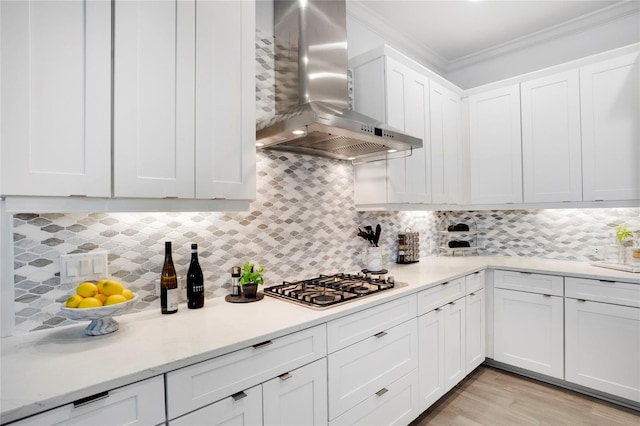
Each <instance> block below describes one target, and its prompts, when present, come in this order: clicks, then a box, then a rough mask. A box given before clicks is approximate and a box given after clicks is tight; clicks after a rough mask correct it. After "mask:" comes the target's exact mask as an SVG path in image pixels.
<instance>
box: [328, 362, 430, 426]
mask: <svg viewBox="0 0 640 426" xmlns="http://www.w3.org/2000/svg"><path fill="white" fill-rule="evenodd" d="M418 394H419V389H418V375H417V374H416V372H415V370H414V371H412V372H410V373H409V374H407V375H405V376H404V377H402V378H401V379H399V380H396V381H395V382H393V383H391V384H390V385H388V386H385V387H384V388H382V389H380V390H379V391H378V392H376V393H375V394H374V395H371V396H370V397H369V398H367V399H366V400H364V401H363V402H361V403H360V404H358V405H356V406H355V407H353V408H352V409H351V410H349V411H347V412H346V413H344V414H342V415H341V416H340V417H338V418H337V419H335V420H333V421H332V422H331V423H329V424H330V425H331V426H336V425H367V426H376V425H380V426H387V425H407V424H409V423H410V422H411V421H412V420H413V419H414V418H415V417H416V416H417V415H418V414H419V413H420V412H419V411H416V408H417V407H418V406H419V403H420V401H419V396H418Z"/></svg>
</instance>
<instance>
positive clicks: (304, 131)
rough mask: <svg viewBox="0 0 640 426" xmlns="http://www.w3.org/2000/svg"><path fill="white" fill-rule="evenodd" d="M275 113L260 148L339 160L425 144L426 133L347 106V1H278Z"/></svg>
mask: <svg viewBox="0 0 640 426" xmlns="http://www.w3.org/2000/svg"><path fill="white" fill-rule="evenodd" d="M274 24H275V25H274V29H275V43H276V45H275V77H276V116H275V117H274V118H273V119H271V120H268V121H264V122H260V123H258V125H257V126H256V129H257V131H256V142H257V145H258V147H259V148H271V149H278V150H283V151H290V152H297V153H301V154H311V155H319V156H323V157H330V158H335V159H340V160H360V159H363V158H367V157H371V156H375V155H379V154H383V153H387V152H395V151H410V150H412V149H415V148H420V147H422V140H421V139H420V138H416V137H413V136H410V135H407V134H405V133H403V132H401V131H398V130H396V129H393V128H392V127H390V126H387V125H385V124H383V123H380V122H379V121H377V120H374V119H372V118H369V117H367V116H365V115H362V114H359V113H356V112H354V111H351V110H350V109H349V108H348V87H347V86H348V77H347V67H348V56H347V31H346V6H345V2H344V0H330V1H327V0H275V1H274Z"/></svg>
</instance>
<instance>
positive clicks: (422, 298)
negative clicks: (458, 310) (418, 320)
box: [418, 277, 465, 315]
mask: <svg viewBox="0 0 640 426" xmlns="http://www.w3.org/2000/svg"><path fill="white" fill-rule="evenodd" d="M464 295H465V279H464V277H463V278H458V279H455V280H451V281H447V282H446V283H442V284H439V285H437V286H435V287H431V288H428V289H426V290H423V291H421V292H420V293H418V315H424V314H426V313H427V312H429V311H432V310H434V309H435V308H439V307H440V306H442V305H446V304H447V303H449V302H453V301H454V300H456V299H459V298H461V297H463V296H464Z"/></svg>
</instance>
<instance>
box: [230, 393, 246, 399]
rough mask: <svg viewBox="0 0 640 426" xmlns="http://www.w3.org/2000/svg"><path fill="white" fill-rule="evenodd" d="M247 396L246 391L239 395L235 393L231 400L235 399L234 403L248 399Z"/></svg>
mask: <svg viewBox="0 0 640 426" xmlns="http://www.w3.org/2000/svg"><path fill="white" fill-rule="evenodd" d="M246 397H247V394H246V393H244V391H240V392H238V393H234V394H233V395H231V398H233V400H234V401H240V400H241V399H242V398H246Z"/></svg>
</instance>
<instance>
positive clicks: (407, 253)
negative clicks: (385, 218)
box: [396, 230, 420, 263]
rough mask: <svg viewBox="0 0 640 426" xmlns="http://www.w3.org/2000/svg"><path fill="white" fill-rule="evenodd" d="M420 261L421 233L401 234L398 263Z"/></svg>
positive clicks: (399, 237) (407, 232) (408, 232)
mask: <svg viewBox="0 0 640 426" xmlns="http://www.w3.org/2000/svg"><path fill="white" fill-rule="evenodd" d="M419 260H420V233H419V232H411V230H407V231H406V232H401V233H399V234H398V258H397V260H396V263H415V262H418V261H419Z"/></svg>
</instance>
